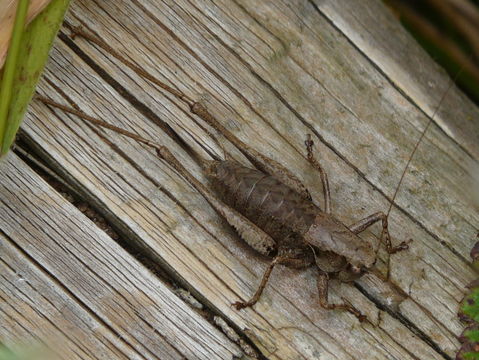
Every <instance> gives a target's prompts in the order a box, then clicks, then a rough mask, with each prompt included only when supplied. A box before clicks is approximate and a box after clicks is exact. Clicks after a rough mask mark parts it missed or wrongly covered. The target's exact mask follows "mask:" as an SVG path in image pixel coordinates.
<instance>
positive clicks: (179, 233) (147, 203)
mask: <svg viewBox="0 0 479 360" xmlns="http://www.w3.org/2000/svg"><path fill="white" fill-rule="evenodd" d="M378 11H385V10H384V9H383V8H379V10H378ZM325 13H327V12H325ZM355 15H356V16H357V17H358V18H359V17H361V12H360V11H357V12H355ZM378 19H380V20H381V21H387V22H389V21H393V20H392V18H391V17H390V16H387V15H384V16H379V17H378ZM67 21H68V22H69V23H71V24H82V25H83V26H84V27H85V28H87V29H88V30H92V31H94V32H96V33H97V34H99V35H100V36H101V38H103V39H104V40H106V41H107V42H108V43H109V44H111V45H112V46H113V47H114V48H116V49H118V50H119V51H120V52H122V53H123V54H126V55H127V56H128V57H129V58H130V59H132V60H133V61H135V62H136V63H137V64H139V65H141V66H142V67H143V68H145V69H147V70H148V71H149V72H151V73H153V74H154V75H155V76H157V77H158V78H159V79H161V80H163V81H165V82H167V83H168V84H170V85H171V84H173V85H174V86H175V87H178V88H180V89H181V90H182V91H184V92H185V93H187V94H188V95H189V96H190V97H193V98H195V99H202V100H203V101H204V102H205V103H206V104H207V106H208V108H209V109H210V111H211V112H212V113H213V114H214V115H216V116H217V118H218V119H220V121H221V122H222V123H223V124H224V125H225V126H227V127H228V128H229V129H231V130H232V131H234V132H235V133H236V134H237V135H238V136H239V137H240V138H241V139H242V140H243V141H245V142H246V143H248V144H250V145H251V146H253V147H255V148H256V149H257V150H259V151H260V152H261V153H263V154H265V155H268V156H270V157H272V158H275V159H276V160H278V161H280V162H281V163H283V164H284V165H285V166H287V167H288V168H290V169H291V170H292V171H294V172H295V173H296V174H298V176H300V177H301V178H302V179H303V180H304V181H305V183H306V184H307V185H308V187H309V188H310V189H311V190H312V192H313V195H314V196H315V198H316V199H319V196H320V194H321V187H320V184H319V176H318V174H317V173H316V172H315V171H313V170H312V169H311V167H310V166H309V164H308V162H307V161H306V159H305V150H304V144H303V142H304V139H305V135H306V133H313V135H314V139H315V141H316V147H317V148H318V155H319V157H320V158H321V161H322V163H323V164H324V167H325V168H326V170H327V171H328V173H329V174H330V182H331V183H332V195H333V209H334V212H335V214H337V216H338V217H339V218H340V219H341V220H343V221H344V222H345V223H347V224H349V223H352V222H354V221H356V220H357V219H359V218H361V217H364V216H366V215H369V214H370V213H372V212H374V211H378V210H383V211H386V210H387V207H388V204H389V198H390V197H391V196H392V194H393V192H394V190H395V188H396V186H397V183H398V181H399V177H400V175H401V171H402V169H403V167H404V165H405V163H406V161H407V159H408V157H409V156H410V153H411V151H412V149H413V147H414V145H415V142H416V141H417V139H418V138H419V135H420V131H421V130H422V129H423V128H424V126H425V125H426V123H427V122H428V121H429V118H428V117H427V116H426V115H425V114H424V111H422V110H421V109H420V108H418V106H417V104H415V103H414V102H411V96H404V94H403V93H402V92H400V91H398V88H397V86H396V85H395V84H392V83H391V79H390V78H388V77H386V76H385V75H384V74H389V73H388V71H386V70H382V68H381V66H383V65H381V63H380V62H379V61H375V60H374V59H375V58H374V54H371V57H369V55H368V51H367V49H363V48H361V51H359V50H358V45H354V43H355V41H356V40H355V39H356V37H353V36H351V39H349V38H347V36H348V33H347V32H346V31H345V30H343V31H344V32H341V31H339V30H338V27H337V26H333V25H332V24H331V19H328V18H326V17H325V16H324V14H323V13H321V12H320V11H318V10H317V8H316V7H315V6H313V4H312V3H311V2H307V1H294V2H291V1H277V2H274V3H273V2H260V3H258V2H254V1H241V2H229V1H224V2H217V3H215V4H213V3H204V2H197V3H192V2H188V1H176V2H168V1H161V2H148V1H135V2H115V3H101V4H97V3H95V2H92V1H88V0H84V1H77V2H75V3H74V4H73V6H72V9H71V12H70V15H69V17H68V20H67ZM386 25H387V24H383V26H386ZM395 26H396V25H395ZM361 29H362V30H363V31H361ZM358 31H361V33H360V34H361V36H362V37H364V38H366V39H367V38H368V36H370V35H369V34H368V33H367V32H365V31H364V27H363V28H361V27H360V28H359V30H358ZM345 36H346V37H345ZM392 36H393V35H391V39H394V38H393V37H392ZM373 39H374V37H373ZM365 41H366V40H365ZM391 41H392V42H393V40H391ZM408 41H410V39H409V40H408ZM408 45H409V46H411V47H414V46H416V45H414V44H412V43H408ZM76 46H78V48H76ZM391 46H392V45H391ZM72 49H73V50H74V51H72ZM78 54H80V55H81V57H79V56H78ZM85 55H86V57H85ZM90 59H92V60H90ZM85 61H86V62H85ZM91 64H93V65H91ZM90 65H91V66H93V69H92V68H90ZM424 66H426V67H430V66H431V65H430V64H425V65H424ZM384 67H386V65H384ZM94 70H96V71H99V72H98V73H97V72H95V71H94ZM434 71H436V70H435V69H434V68H431V69H429V70H428V73H430V74H434V73H435V72H434ZM104 73H107V74H109V75H110V76H111V77H112V78H113V79H114V80H115V81H117V82H118V83H119V84H121V86H122V87H124V89H125V91H124V90H121V91H119V90H118V87H119V85H118V84H114V83H112V84H113V86H111V85H109V84H107V83H106V82H105V80H104V79H107V77H106V76H105V75H104ZM389 76H392V75H390V74H389ZM431 76H432V75H431ZM437 76H439V77H441V76H442V75H437ZM46 80H47V81H45V82H43V83H42V84H41V87H40V92H41V93H43V94H48V96H50V97H52V98H55V99H56V100H58V101H63V102H66V99H65V96H63V98H62V95H61V94H59V93H58V91H57V89H55V88H54V87H52V84H55V86H56V87H58V88H60V89H61V91H62V92H64V94H66V95H67V96H68V97H69V98H70V99H71V100H73V101H74V102H75V103H77V104H78V105H79V106H80V108H81V109H83V110H84V111H86V112H87V113H90V114H95V115H97V116H98V117H100V118H102V119H104V120H107V121H110V122H112V123H115V124H116V125H117V126H121V127H124V128H127V129H129V130H132V131H135V132H137V133H139V134H140V135H142V136H146V137H149V138H151V139H154V140H155V141H157V142H161V143H163V144H165V145H167V146H168V147H170V148H171V149H172V150H173V151H174V152H175V154H177V155H178V157H180V158H181V159H182V161H184V163H185V165H186V166H187V168H188V169H190V170H191V172H192V173H193V174H195V176H197V177H198V178H200V179H203V180H204V177H203V176H202V174H201V173H200V171H199V168H198V166H197V165H196V164H195V163H194V162H193V161H192V159H191V158H190V157H189V156H188V155H187V154H186V153H185V152H184V151H183V150H182V149H181V147H180V146H179V144H178V143H176V142H175V141H174V140H172V139H171V138H170V137H169V136H168V135H167V134H166V132H165V131H164V126H163V125H162V124H161V122H162V121H164V122H165V123H167V124H168V125H170V126H171V127H172V128H173V129H174V130H175V131H176V132H177V133H178V134H179V135H180V136H181V137H182V138H183V139H185V140H186V141H188V142H189V143H191V144H192V146H193V147H194V148H195V149H196V150H197V151H199V152H200V153H202V154H205V152H204V149H208V150H210V149H212V151H216V152H217V153H218V154H222V150H221V149H218V148H217V147H216V146H215V145H214V142H213V141H212V140H211V138H210V137H209V135H208V134H207V132H206V131H205V130H204V127H205V126H204V124H202V123H201V121H199V120H198V119H196V118H195V117H193V116H192V115H191V114H189V113H188V109H186V108H185V106H184V104H181V103H178V102H177V101H176V100H174V99H172V97H171V96H169V95H166V96H165V95H164V94H162V93H161V92H159V91H158V90H157V89H155V88H154V87H153V86H151V85H150V84H149V83H147V82H146V81H144V80H142V79H140V78H139V77H138V76H136V75H135V74H133V73H132V72H131V71H130V70H129V69H126V68H125V67H124V66H123V65H121V64H120V63H119V62H117V61H115V60H114V59H111V58H110V57H109V56H108V54H104V53H102V52H101V51H100V50H99V49H98V48H97V47H96V46H94V45H92V44H90V43H89V42H88V41H86V40H84V39H81V38H78V39H77V40H75V45H73V44H72V43H70V41H67V42H66V43H65V42H58V43H57V47H56V49H55V51H54V53H53V58H52V61H51V63H50V65H49V68H48V71H47V73H46ZM107 80H108V79H107ZM108 81H110V80H108ZM110 82H111V81H110ZM411 86H412V85H411ZM125 93H126V95H125ZM132 98H135V99H138V100H139V101H140V102H141V103H142V104H144V105H145V106H146V108H147V109H148V110H149V111H151V112H145V111H144V108H143V107H142V106H138V105H136V107H135V101H132ZM454 104H455V103H454V102H453V105H452V106H454ZM448 106H449V105H448V104H447V102H445V109H446V110H445V111H451V110H450V108H449V107H448ZM426 112H427V113H428V114H430V112H429V111H426ZM145 114H146V115H145ZM24 129H25V131H26V134H27V135H28V136H29V137H30V140H31V141H32V144H33V145H34V146H35V147H36V149H37V150H38V151H39V152H41V153H43V156H44V157H45V158H46V159H48V160H49V161H50V162H51V163H52V164H53V166H54V167H55V168H56V169H58V171H60V172H61V173H62V174H63V175H64V176H66V177H67V178H69V179H70V180H71V181H72V182H73V183H74V184H76V186H77V187H78V188H80V189H81V190H82V191H83V192H85V193H86V194H87V195H88V196H89V197H90V199H91V201H92V202H93V203H95V204H96V205H97V206H98V207H99V208H101V209H103V211H104V212H105V214H107V215H108V216H109V218H110V220H111V221H114V222H116V223H117V225H118V226H119V227H122V228H124V229H125V232H126V231H128V232H129V233H131V234H132V235H131V236H132V240H133V239H136V241H138V242H140V243H142V244H143V245H144V247H145V249H146V250H145V251H148V252H150V253H151V254H152V255H153V256H155V257H156V258H157V260H158V261H159V262H161V263H162V264H163V266H164V267H165V268H166V269H168V270H169V271H170V273H172V274H174V275H175V276H177V277H178V279H179V280H180V281H182V282H183V283H184V284H185V285H186V286H188V287H189V289H190V290H192V291H194V292H195V294H197V295H198V296H199V297H200V298H201V299H202V300H203V301H204V302H206V303H208V304H210V305H211V306H212V307H214V308H216V309H217V310H218V311H220V312H222V313H223V314H224V315H225V316H226V317H227V318H228V319H230V320H231V321H232V322H233V323H235V324H236V325H237V326H238V327H239V328H240V329H243V330H244V332H245V333H246V334H247V335H248V336H249V337H250V338H251V339H252V340H253V341H254V342H255V343H256V344H257V345H258V347H259V348H260V349H261V350H262V351H263V352H264V354H266V355H267V356H268V357H270V358H273V359H297V358H301V357H303V358H308V359H309V358H319V357H320V356H321V359H323V358H325V359H354V358H371V359H384V358H391V359H396V358H397V359H410V358H421V359H423V358H444V357H446V358H447V357H448V356H449V357H452V356H453V354H454V352H455V350H456V349H457V346H458V342H457V340H456V336H457V335H458V334H459V333H460V332H461V330H462V325H461V324H460V323H459V322H458V320H457V317H456V313H457V304H458V302H459V300H460V299H461V297H462V295H463V294H464V287H465V285H466V284H467V283H468V282H469V281H471V280H472V279H473V278H474V276H475V275H474V272H473V271H472V269H471V268H470V267H469V266H468V264H467V262H466V259H467V258H468V252H469V249H470V247H471V246H472V244H473V241H474V237H475V233H476V229H477V227H478V223H479V221H478V220H479V219H478V213H477V211H475V210H477V208H478V206H477V199H474V198H473V197H472V196H470V191H469V189H470V188H471V187H472V186H473V184H474V183H475V181H476V180H475V178H476V177H477V176H476V175H475V173H474V169H475V168H477V162H476V161H475V159H474V158H473V157H472V156H470V154H468V153H467V152H466V151H464V149H463V148H461V147H460V146H458V144H457V142H456V141H454V140H455V138H454V139H452V138H451V137H449V136H447V135H445V134H444V132H442V131H441V130H440V129H439V128H437V127H435V126H433V127H432V128H431V129H430V130H431V131H430V132H429V133H428V134H427V136H426V139H425V141H424V143H423V144H421V145H420V148H419V151H418V153H417V156H416V157H415V158H414V160H413V162H412V164H411V170H410V172H409V173H408V175H407V176H406V179H405V184H404V186H403V187H402V190H401V191H400V192H399V196H398V199H397V204H398V207H395V208H394V210H393V212H392V214H391V218H390V227H391V233H392V235H393V237H394V241H396V242H399V241H401V240H405V239H407V238H409V237H411V238H413V239H414V240H415V241H414V243H413V244H412V246H411V249H410V251H409V252H407V253H401V254H397V255H395V256H394V257H393V258H392V278H391V282H390V284H392V285H391V286H388V284H384V283H383V282H382V281H380V279H379V278H377V277H375V276H374V275H368V276H367V277H366V278H365V279H364V280H361V281H360V282H359V286H360V288H361V289H362V290H361V291H359V289H358V288H355V287H351V286H349V285H341V286H333V287H332V290H331V293H332V294H331V296H332V299H333V301H337V300H338V298H339V297H340V296H341V297H345V298H346V299H347V300H348V301H350V302H351V303H353V304H354V305H355V306H356V307H358V308H360V309H361V310H362V311H364V312H365V313H366V314H367V315H368V317H369V318H370V319H371V320H372V323H368V324H358V323H357V322H356V319H355V318H354V317H352V316H350V315H349V314H343V313H339V312H326V311H323V310H321V309H320V308H319V307H318V305H317V300H316V299H317V293H316V289H315V272H314V270H313V269H310V270H308V271H305V272H298V271H292V270H289V269H278V270H277V271H276V270H275V272H274V273H273V278H272V281H271V284H270V285H269V287H268V288H267V289H266V291H265V295H264V296H263V298H262V300H261V301H260V302H259V303H258V304H257V305H256V306H255V308H254V309H248V310H243V311H240V312H237V311H235V310H233V309H232V308H231V307H230V303H231V302H233V301H236V300H237V299H238V298H242V299H246V298H248V297H249V296H250V295H251V294H252V293H253V292H254V289H255V288H256V285H257V283H258V281H259V277H260V276H261V273H262V271H263V269H264V267H265V264H266V263H265V261H264V260H263V259H261V258H259V257H258V256H256V255H255V254H254V253H253V252H252V251H249V250H248V249H247V248H246V247H245V246H244V245H243V244H242V243H241V241H240V240H239V239H238V238H237V237H236V236H235V235H234V234H233V233H232V231H231V229H229V228H228V227H227V226H225V224H224V222H222V221H221V219H219V218H218V217H217V215H216V214H215V213H214V211H213V210H212V209H211V208H210V207H209V206H208V205H207V203H206V202H205V200H204V199H203V198H202V197H201V196H199V195H198V194H197V193H196V192H194V191H193V190H192V189H191V187H190V186H189V185H188V184H186V183H185V182H184V181H183V180H182V179H181V178H179V177H178V176H177V175H176V173H174V172H173V171H172V170H171V169H170V168H169V167H168V166H165V165H164V164H163V163H162V162H161V161H159V160H158V159H157V158H156V157H155V155H154V154H153V153H152V152H151V151H150V150H148V149H145V148H144V147H142V146H140V145H138V144H135V143H134V142H133V141H130V140H125V139H122V138H121V137H119V135H117V134H111V133H109V132H104V131H103V130H99V131H97V130H95V131H93V130H92V129H91V128H90V127H89V126H87V125H85V124H84V123H82V122H81V121H78V120H77V119H74V117H71V116H69V115H66V114H63V113H61V112H59V111H55V112H52V111H51V110H49V109H48V108H46V107H45V106H43V105H41V104H33V106H32V109H31V112H30V118H29V121H28V122H27V123H26V124H25V127H24ZM225 147H226V148H227V149H228V150H231V149H232V147H231V146H230V145H229V144H227V143H225ZM234 153H237V152H234ZM377 235H378V229H377V228H373V229H372V231H371V232H368V233H367V234H365V238H367V239H370V240H371V241H376V240H377ZM364 294H366V295H367V296H365V295H364ZM370 299H373V300H374V302H371V301H370ZM376 303H382V304H383V305H384V306H385V307H386V308H387V309H388V312H387V313H385V312H383V311H381V310H379V309H378V307H377V306H376ZM379 314H381V318H380V321H379V320H378V319H379V318H378V315H379ZM418 334H419V336H418Z"/></svg>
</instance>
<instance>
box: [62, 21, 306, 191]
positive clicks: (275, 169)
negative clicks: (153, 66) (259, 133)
mask: <svg viewBox="0 0 479 360" xmlns="http://www.w3.org/2000/svg"><path fill="white" fill-rule="evenodd" d="M71 31H72V37H73V38H74V37H75V36H82V37H84V38H85V39H87V40H89V41H91V42H93V43H94V44H96V45H98V46H100V47H102V48H103V49H104V50H105V51H106V52H107V53H108V54H110V55H112V56H113V57H115V58H117V59H118V60H120V61H121V62H122V63H123V64H124V65H126V66H128V67H129V68H130V69H132V70H133V71H134V72H136V73H137V74H138V75H140V76H141V77H143V78H145V79H147V80H149V81H151V82H152V83H153V84H155V85H157V86H159V87H160V88H162V89H163V90H165V91H167V92H169V93H170V94H172V95H174V96H176V97H177V98H178V99H180V100H181V101H183V102H184V103H185V104H187V105H188V106H189V108H190V110H191V112H192V113H193V114H196V115H197V116H199V117H200V118H201V119H203V120H204V121H205V122H206V123H208V124H209V125H210V126H212V127H213V128H214V129H215V130H216V131H218V132H220V133H222V134H223V136H224V137H226V138H227V139H228V140H229V141H230V142H231V143H233V144H234V145H235V146H236V147H237V148H238V149H239V150H240V151H241V152H242V153H243V155H245V156H246V158H247V159H248V160H249V161H251V163H252V164H253V165H254V166H256V168H258V169H259V170H261V171H263V172H265V173H267V174H269V175H273V176H275V177H276V178H278V179H279V180H280V181H281V182H282V183H283V184H285V185H287V186H289V187H290V188H292V189H294V190H295V191H297V192H298V193H300V194H301V195H302V196H303V197H304V198H305V199H308V200H311V195H310V194H309V191H308V190H307V189H306V187H305V186H304V185H303V183H302V182H301V181H300V180H299V179H298V178H297V177H296V176H295V175H294V174H293V173H291V172H290V171H289V170H288V169H286V168H285V167H284V166H282V165H281V164H280V163H278V162H276V161H274V160H273V159H270V158H268V157H266V156H264V155H262V154H260V153H259V152H257V151H256V150H254V149H253V148H251V147H249V146H248V145H246V144H245V143H244V142H242V141H241V140H240V139H238V138H237V137H236V136H235V135H233V133H231V132H230V131H228V130H227V129H226V128H225V127H224V126H223V125H222V124H220V122H219V121H218V120H216V118H215V117H214V116H213V115H211V113H210V112H209V111H208V109H207V108H206V107H205V106H204V105H203V104H201V103H199V102H197V101H194V100H193V99H191V98H190V97H188V96H187V95H186V94H184V93H183V92H181V91H180V90H178V89H174V88H172V87H171V86H168V85H166V84H165V83H163V82H161V81H159V80H158V79H157V78H155V77H154V76H153V75H151V74H150V73H148V72H146V71H145V70H144V69H142V68H141V67H139V66H137V65H136V64H134V63H132V62H131V61H129V60H128V59H126V58H125V57H124V56H122V55H121V54H120V53H119V52H118V51H116V50H115V49H113V48H112V47H111V46H110V45H108V44H107V43H106V42H104V41H103V40H101V39H100V38H99V37H97V36H95V35H93V34H90V33H88V32H85V31H83V29H82V28H81V27H73V28H72V29H71Z"/></svg>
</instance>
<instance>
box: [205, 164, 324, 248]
mask: <svg viewBox="0 0 479 360" xmlns="http://www.w3.org/2000/svg"><path fill="white" fill-rule="evenodd" d="M210 176H211V178H212V180H213V183H214V186H215V188H216V191H217V192H218V193H219V195H220V196H221V197H222V199H223V201H224V202H225V203H227V204H228V205H229V206H231V207H233V208H235V209H236V210H237V211H239V212H240V213H241V214H243V215H244V216H246V217H247V218H248V219H250V220H251V221H252V222H254V223H255V224H256V225H257V226H258V227H260V228H261V229H263V230H264V231H265V232H266V233H268V234H269V235H270V236H271V237H272V238H273V239H274V240H276V242H277V244H278V245H287V244H286V243H287V242H289V241H295V240H294V239H295V238H297V237H298V236H301V235H303V234H304V233H305V232H306V231H308V229H309V227H310V226H311V224H312V222H313V220H314V217H315V214H316V213H317V212H318V211H319V209H318V208H317V207H316V206H315V205H314V204H313V203H312V202H311V201H307V200H305V199H304V198H302V197H301V195H300V194H299V193H297V192H296V191H294V190H292V189H290V188H289V187H287V186H286V185H284V184H283V183H281V182H280V181H279V180H277V179H276V178H274V177H273V176H270V175H267V174H264V173H263V172H261V171H258V170H255V169H250V168H247V167H245V166H242V165H240V164H239V163H237V162H234V161H218V162H215V164H214V166H213V167H212V169H211V170H210Z"/></svg>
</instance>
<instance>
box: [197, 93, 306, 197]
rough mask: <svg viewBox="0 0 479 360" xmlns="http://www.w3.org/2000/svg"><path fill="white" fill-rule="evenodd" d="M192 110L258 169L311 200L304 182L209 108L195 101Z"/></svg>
mask: <svg viewBox="0 0 479 360" xmlns="http://www.w3.org/2000/svg"><path fill="white" fill-rule="evenodd" d="M190 108H191V112H192V113H194V114H196V115H198V116H199V117H200V118H201V119H203V120H204V121H205V122H206V123H208V124H209V125H210V126H211V127H213V128H214V129H215V130H216V131H218V132H219V133H221V134H222V135H223V136H224V137H225V138H226V139H228V140H229V141H230V142H231V143H232V144H233V145H234V146H236V148H237V149H238V150H239V151H241V153H242V154H243V155H244V156H245V157H246V158H247V159H248V160H249V161H250V162H251V163H252V164H253V165H254V166H255V167H256V168H257V169H258V170H261V171H263V172H264V173H266V174H269V175H272V176H274V177H276V178H277V179H278V180H280V181H281V182H282V183H283V184H285V185H287V186H289V187H290V188H292V189H293V190H295V191H296V192H298V193H299V194H301V195H302V196H303V197H304V198H305V199H308V200H311V195H310V194H309V191H308V190H307V189H306V187H305V186H304V184H303V183H302V182H301V181H300V180H299V179H298V178H297V177H296V176H295V175H294V174H293V173H292V172H290V171H289V170H288V169H287V168H285V167H284V166H283V165H281V164H280V163H278V162H276V161H275V160H273V159H270V158H268V157H267V156H264V155H262V154H261V153H259V152H258V151H256V150H255V149H253V148H251V147H250V146H248V145H246V144H245V143H244V142H243V141H241V140H240V139H238V138H237V137H236V135H234V134H233V133H232V132H230V131H229V130H227V129H226V128H225V127H224V126H223V125H222V124H221V123H220V122H219V121H218V120H216V118H215V117H214V116H213V115H211V113H210V112H209V111H208V109H207V108H206V107H205V106H204V105H203V104H201V103H199V102H195V103H194V104H193V105H192V106H191V107H190Z"/></svg>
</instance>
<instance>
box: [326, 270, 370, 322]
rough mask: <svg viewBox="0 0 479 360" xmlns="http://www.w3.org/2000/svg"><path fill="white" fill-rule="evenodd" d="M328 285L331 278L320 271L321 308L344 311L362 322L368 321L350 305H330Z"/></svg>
mask: <svg viewBox="0 0 479 360" xmlns="http://www.w3.org/2000/svg"><path fill="white" fill-rule="evenodd" d="M328 283H329V276H328V274H327V273H325V272H322V271H320V273H319V276H318V292H319V304H320V305H321V307H323V308H324V309H327V310H333V309H342V310H346V311H349V312H350V313H351V314H353V315H354V316H356V317H357V318H358V320H359V321H360V322H363V321H364V320H366V316H364V315H363V314H361V313H360V312H359V311H358V310H357V309H355V308H354V307H353V306H351V305H348V304H330V303H329V302H328Z"/></svg>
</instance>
